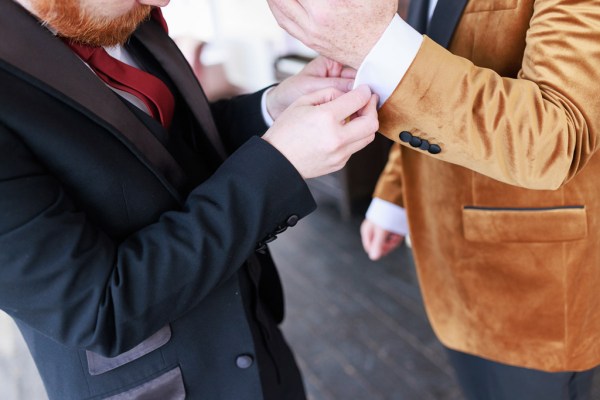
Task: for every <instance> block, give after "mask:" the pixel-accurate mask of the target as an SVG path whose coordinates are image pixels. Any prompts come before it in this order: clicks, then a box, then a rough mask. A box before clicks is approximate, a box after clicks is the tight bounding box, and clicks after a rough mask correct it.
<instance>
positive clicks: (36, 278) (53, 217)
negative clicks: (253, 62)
mask: <svg viewBox="0 0 600 400" xmlns="http://www.w3.org/2000/svg"><path fill="white" fill-rule="evenodd" d="M273 171H277V174H273ZM0 193H2V202H1V203H0V204H2V206H3V208H2V209H3V210H6V209H8V208H10V209H14V210H19V211H20V212H21V214H20V216H19V217H18V218H16V217H15V218H13V219H12V220H11V221H10V226H8V225H7V223H8V222H5V221H6V220H4V221H2V222H1V223H2V227H1V228H0V263H1V264H2V265H3V274H2V278H0V307H1V308H3V309H4V310H6V311H7V312H8V313H10V314H11V315H12V316H13V317H15V318H18V319H19V320H21V321H23V322H24V323H26V324H28V325H30V326H32V327H33V328H35V329H37V330H38V331H40V332H43V333H44V334H45V335H48V336H50V337H52V338H54V339H55V340H57V341H58V342H60V343H63V344H65V345H68V346H73V347H80V348H86V349H90V350H93V351H95V352H98V353H101V354H105V355H109V356H110V355H115V354H118V353H121V352H123V351H125V350H128V349H129V348H131V347H133V346H134V345H136V344H138V343H139V342H140V341H141V340H143V339H145V338H146V337H148V336H149V335H151V334H152V333H154V332H155V331H156V330H158V329H159V328H161V327H162V326H164V325H165V324H167V323H169V322H171V321H172V320H173V319H175V318H177V317H178V316H180V315H182V314H184V313H185V312H187V311H189V310H190V309H191V308H193V307H194V306H195V305H196V304H198V303H199V302H200V301H202V299H203V298H205V297H206V296H207V295H208V294H209V293H210V292H211V290H213V288H215V287H216V286H217V285H219V284H220V283H221V282H223V281H224V280H225V279H228V278H229V277H230V276H231V275H232V274H234V273H235V272H236V271H237V270H238V268H239V267H240V266H241V265H242V264H243V262H244V260H245V259H246V258H247V257H248V256H249V255H250V254H251V253H252V252H253V251H254V248H255V246H256V243H257V242H259V241H261V240H263V239H264V238H265V236H267V235H268V234H270V233H272V232H274V231H275V230H277V229H278V228H281V227H283V226H285V224H286V220H287V219H288V217H290V216H291V215H297V216H298V217H303V216H304V215H306V214H307V213H309V212H310V211H312V209H313V208H314V202H313V200H312V197H311V195H310V192H309V190H308V188H307V187H306V185H305V183H304V181H303V180H302V179H301V178H300V177H299V175H298V174H297V172H296V170H295V169H294V168H293V167H292V166H291V165H290V164H289V163H288V162H287V160H285V158H283V156H281V155H280V154H279V153H278V152H277V151H276V150H275V149H273V148H272V147H271V146H269V145H268V144H267V143H265V142H264V141H263V140H260V139H255V140H251V141H249V142H248V143H246V144H245V145H244V146H243V147H242V148H240V149H239V150H238V151H237V152H236V153H235V154H233V155H232V156H231V158H230V159H229V160H228V161H226V162H225V163H224V164H223V166H222V167H221V168H220V169H219V170H218V171H217V172H216V173H215V174H214V175H213V176H212V177H211V178H210V179H209V180H208V181H206V182H205V183H203V184H202V185H200V186H199V187H198V188H197V189H195V190H194V191H192V193H191V194H190V195H189V197H188V200H187V201H186V203H185V207H184V209H183V210H179V211H168V212H166V213H164V214H162V216H161V217H160V219H158V220H156V221H153V222H152V223H151V224H150V225H148V226H146V227H145V228H143V229H141V230H139V231H137V232H134V233H132V234H131V235H130V236H129V237H128V238H127V239H125V240H123V241H121V242H119V241H115V240H114V239H113V238H111V237H109V236H108V235H107V234H105V233H104V232H103V231H102V230H100V229H98V227H97V225H96V224H94V223H93V222H92V221H90V220H89V219H87V217H86V215H85V213H84V212H83V211H82V210H81V209H79V208H78V207H76V206H75V205H74V204H73V203H72V202H71V201H70V200H69V198H68V196H67V195H66V193H65V192H64V191H63V190H62V189H61V187H60V185H59V184H58V183H57V181H56V180H55V179H54V178H52V177H51V176H43V175H41V174H40V176H39V177H38V178H36V179H30V178H26V177H25V178H17V177H15V179H12V180H6V179H5V180H2V181H1V182H0ZM11 199H14V200H11ZM15 201H19V203H20V204H18V206H17V204H15ZM14 212H15V213H17V212H16V211H14ZM19 220H20V222H19Z"/></svg>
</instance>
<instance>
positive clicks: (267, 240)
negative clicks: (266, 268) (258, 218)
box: [263, 235, 277, 244]
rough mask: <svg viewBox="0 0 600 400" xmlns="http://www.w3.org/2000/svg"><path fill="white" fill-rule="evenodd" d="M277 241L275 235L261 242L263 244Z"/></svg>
mask: <svg viewBox="0 0 600 400" xmlns="http://www.w3.org/2000/svg"><path fill="white" fill-rule="evenodd" d="M275 239H277V236H275V235H269V236H267V238H266V239H265V240H264V241H263V243H265V244H266V243H271V242H272V241H273V240H275Z"/></svg>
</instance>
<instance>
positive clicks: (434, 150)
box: [427, 144, 442, 154]
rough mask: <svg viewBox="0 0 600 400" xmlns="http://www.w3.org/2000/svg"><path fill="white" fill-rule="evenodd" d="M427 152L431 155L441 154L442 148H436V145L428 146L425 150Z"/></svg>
mask: <svg viewBox="0 0 600 400" xmlns="http://www.w3.org/2000/svg"><path fill="white" fill-rule="evenodd" d="M427 151H428V152H430V153H431V154H439V153H441V152H442V148H441V147H440V146H438V145H437V144H432V145H430V146H429V149H427Z"/></svg>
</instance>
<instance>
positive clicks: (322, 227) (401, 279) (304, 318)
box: [0, 0, 461, 400]
mask: <svg viewBox="0 0 600 400" xmlns="http://www.w3.org/2000/svg"><path fill="white" fill-rule="evenodd" d="M404 3H406V1H404V0H403V1H401V5H402V4H404ZM164 15H165V18H166V20H167V22H168V24H169V28H170V34H171V36H172V37H173V38H174V39H175V40H176V42H177V43H178V45H179V46H180V48H181V49H182V51H183V52H184V54H185V55H186V57H187V59H188V61H189V62H190V64H191V65H192V67H193V68H194V71H195V72H196V74H197V76H198V78H199V79H200V81H201V82H202V84H203V87H204V88H205V91H206V92H207V95H208V97H209V98H210V99H213V100H216V99H219V98H222V97H229V96H231V95H235V94H240V93H245V92H250V91H254V90H257V89H260V88H263V87H265V86H267V85H270V84H272V83H275V82H277V81H279V80H280V79H282V78H284V77H285V76H287V75H289V74H292V73H295V72H297V71H299V70H300V69H301V68H302V66H303V65H304V63H305V62H306V61H307V60H308V59H310V58H311V57H314V55H315V54H314V53H313V52H312V51H311V50H309V49H307V48H306V47H304V46H303V45H302V44H301V43H299V42H297V41H296V40H294V39H293V38H291V37H290V36H289V35H287V34H286V33H285V32H284V31H283V30H281V29H280V28H279V27H278V25H277V23H276V22H275V20H274V19H273V17H272V15H271V13H270V11H269V8H268V6H267V3H266V1H264V0H172V2H171V4H170V5H169V6H167V7H166V8H165V9H164ZM388 148H389V143H388V142H387V140H385V139H383V138H382V137H378V138H377V139H376V140H375V141H374V142H373V143H372V144H371V145H369V146H368V147H367V148H366V149H364V150H362V151H361V152H359V153H357V154H355V155H354V156H353V157H352V158H351V159H350V161H349V162H348V164H347V165H346V167H345V168H344V169H342V170H341V171H339V172H337V173H335V174H331V175H328V176H325V177H322V178H319V179H314V180H311V181H310V182H309V185H310V187H311V190H312V192H313V194H314V195H315V198H316V199H317V202H318V204H319V208H318V210H317V211H316V212H315V213H313V214H311V215H310V216H309V217H307V218H305V219H304V220H302V221H301V222H300V223H299V224H298V225H297V226H296V227H295V228H294V229H289V230H288V231H287V232H285V234H282V235H280V237H279V239H278V240H276V241H275V242H273V243H272V244H271V245H270V249H271V251H272V253H273V256H274V258H275V261H276V262H277V264H278V266H279V269H280V272H281V277H282V280H283V285H284V289H285V293H286V301H287V304H286V310H287V317H286V320H285V322H284V325H283V330H284V331H285V334H286V337H287V338H288V340H289V342H290V345H291V346H292V348H293V350H294V352H295V354H296V357H297V359H298V363H299V364H300V367H301V369H302V372H303V375H304V378H305V383H306V388H307V392H308V395H309V398H310V399H312V400H336V399H344V400H383V399H391V400H420V399H424V400H460V399H461V396H460V393H459V391H458V389H457V387H456V385H455V383H454V380H453V377H452V372H451V370H450V368H449V366H448V364H447V362H446V359H445V355H444V352H443V350H442V348H441V346H440V344H439V343H438V341H437V340H436V339H435V337H434V335H433V333H432V331H431V328H430V327H429V324H428V322H427V320H426V317H425V312H424V309H423V304H422V300H421V297H420V294H419V289H418V284H417V280H416V274H415V271H414V266H413V263H412V258H411V254H410V249H408V248H407V247H405V246H404V247H402V248H400V249H399V250H398V251H396V252H394V253H392V254H391V255H389V256H388V257H386V258H385V259H384V260H382V261H379V262H371V261H370V260H369V259H368V258H367V256H366V255H365V254H364V252H363V251H362V246H361V243H360V236H359V225H360V222H361V220H362V216H363V215H364V211H365V210H366V207H367V205H368V203H369V201H370V197H371V193H372V190H373V188H374V185H375V182H376V179H377V176H378V174H379V172H380V171H381V169H382V168H383V166H384V164H385V161H386V159H387V152H388ZM46 398H47V397H46V395H45V393H44V390H43V387H42V385H41V382H40V379H39V376H38V374H37V371H36V369H35V366H34V365H33V362H32V360H31V357H30V356H29V354H28V352H27V349H26V347H25V345H24V343H23V341H22V339H21V337H20V334H19V333H18V331H17V330H16V328H15V326H14V323H13V322H12V320H10V318H8V317H7V316H6V315H5V314H3V313H2V312H1V311H0V400H45V399H46ZM282 400H285V399H282Z"/></svg>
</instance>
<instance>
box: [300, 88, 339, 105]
mask: <svg viewBox="0 0 600 400" xmlns="http://www.w3.org/2000/svg"><path fill="white" fill-rule="evenodd" d="M344 93H345V92H344V91H342V90H339V89H336V88H334V87H331V86H328V87H326V88H324V89H320V90H316V91H314V92H311V93H308V94H305V95H303V96H301V97H299V98H298V99H297V100H296V101H295V102H294V103H292V104H293V105H294V106H318V105H321V104H329V102H331V101H333V100H335V99H337V98H339V97H340V96H342V95H344Z"/></svg>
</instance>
